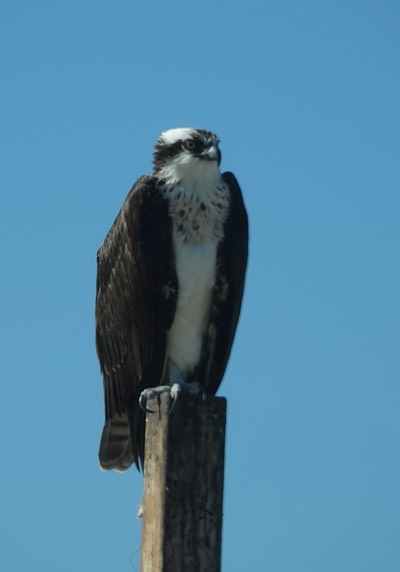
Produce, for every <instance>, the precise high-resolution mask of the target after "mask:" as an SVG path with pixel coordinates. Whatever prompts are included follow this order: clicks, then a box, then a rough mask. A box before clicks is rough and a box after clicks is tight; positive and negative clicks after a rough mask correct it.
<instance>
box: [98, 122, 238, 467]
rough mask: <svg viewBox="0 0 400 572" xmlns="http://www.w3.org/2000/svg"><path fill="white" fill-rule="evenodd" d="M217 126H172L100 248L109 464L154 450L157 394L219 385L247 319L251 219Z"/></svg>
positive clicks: (102, 454)
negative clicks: (223, 166)
mask: <svg viewBox="0 0 400 572" xmlns="http://www.w3.org/2000/svg"><path fill="white" fill-rule="evenodd" d="M218 143H219V140H218V138H217V136H216V135H215V134H214V133H211V132H210V131H204V130H201V129H192V128H182V129H171V130H169V131H165V132H164V133H162V134H161V136H160V137H159V138H158V141H157V144H156V146H155V152H154V161H153V162H154V172H153V175H145V176H143V177H141V178H139V179H138V181H137V182H136V183H135V185H134V186H133V188H132V190H131V191H130V193H129V194H128V196H127V198H126V200H125V203H124V204H123V206H122V209H121V211H120V213H119V214H118V216H117V218H116V220H115V222H114V224H113V225H112V227H111V229H110V231H109V233H108V235H107V236H106V239H105V240H104V242H103V244H102V246H101V247H100V249H99V251H98V253H97V292H96V349H97V355H98V357H99V361H100V368H101V372H102V375H103V379H104V399H105V424H104V428H103V433H102V436H101V442H100V450H99V460H100V466H101V467H102V468H103V469H113V468H115V469H117V470H121V471H122V470H125V469H127V468H128V467H129V466H130V465H131V464H132V463H135V464H136V466H137V467H138V468H140V465H142V466H143V460H144V453H145V451H144V422H145V411H144V410H145V409H146V407H145V405H144V404H145V402H146V399H147V398H149V397H150V396H152V395H154V394H157V393H158V392H161V391H171V393H172V394H173V395H174V396H175V397H176V395H177V394H178V393H179V392H180V391H183V390H187V391H200V392H201V393H205V394H211V395H213V394H215V393H216V391H217V389H218V387H219V385H220V383H221V380H222V377H223V375H224V372H225V368H226V365H227V362H228V358H229V354H230V352H231V347H232V343H233V338H234V335H235V330H236V326H237V322H238V319H239V313H240V306H241V302H242V295H243V287H244V278H245V271H246V264H247V243H248V222H247V214H246V209H245V206H244V203H243V199H242V194H241V191H240V187H239V185H238V183H237V181H236V179H235V177H234V175H233V174H232V173H229V172H228V173H222V174H221V172H220V170H219V164H220V161H221V152H220V150H219V147H218Z"/></svg>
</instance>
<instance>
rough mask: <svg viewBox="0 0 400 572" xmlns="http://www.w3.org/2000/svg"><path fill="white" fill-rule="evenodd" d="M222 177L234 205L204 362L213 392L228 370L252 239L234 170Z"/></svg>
mask: <svg viewBox="0 0 400 572" xmlns="http://www.w3.org/2000/svg"><path fill="white" fill-rule="evenodd" d="M222 178H223V180H224V181H225V183H226V184H227V185H228V187H229V191H230V207H229V215H228V218H227V220H226V222H225V228H224V239H223V241H222V242H221V243H220V245H219V247H218V254H217V275H216V284H215V287H214V292H213V299H212V308H211V319H210V325H209V329H208V334H207V340H206V343H205V348H206V353H205V364H204V367H205V372H204V379H205V385H206V388H207V390H208V391H209V392H210V393H212V394H214V393H216V391H217V390H218V387H219V385H220V383H221V381H222V378H223V375H224V373H225V369H226V366H227V363H228V359H229V356H230V353H231V349H232V344H233V339H234V336H235V332H236V327H237V323H238V320H239V315H240V309H241V304H242V297H243V290H244V283H245V274H246V267H247V258H248V240H249V229H248V218H247V212H246V208H245V205H244V202H243V197H242V193H241V190H240V187H239V184H238V182H237V180H236V178H235V176H234V175H233V174H232V173H230V172H227V173H223V174H222Z"/></svg>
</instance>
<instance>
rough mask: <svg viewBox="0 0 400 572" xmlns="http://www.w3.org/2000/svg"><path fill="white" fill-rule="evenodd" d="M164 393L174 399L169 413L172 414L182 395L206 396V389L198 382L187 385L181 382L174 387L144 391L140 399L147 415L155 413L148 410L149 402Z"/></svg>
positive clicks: (141, 406) (150, 388)
mask: <svg viewBox="0 0 400 572" xmlns="http://www.w3.org/2000/svg"><path fill="white" fill-rule="evenodd" d="M162 393H169V394H170V396H171V398H172V405H171V408H170V410H169V412H170V413H171V411H172V410H173V408H174V407H175V404H176V401H177V399H178V397H179V396H180V395H181V394H182V393H192V394H193V393H194V394H198V395H199V394H201V393H203V394H204V389H203V387H202V385H200V383H197V382H192V383H186V382H184V381H180V382H179V383H173V384H172V385H160V386H159V387H149V388H147V389H145V390H144V391H142V393H141V394H140V397H139V406H140V408H141V409H143V411H145V412H146V413H155V412H154V411H152V410H151V409H148V408H147V400H148V399H152V398H153V397H157V396H158V395H161V394H162Z"/></svg>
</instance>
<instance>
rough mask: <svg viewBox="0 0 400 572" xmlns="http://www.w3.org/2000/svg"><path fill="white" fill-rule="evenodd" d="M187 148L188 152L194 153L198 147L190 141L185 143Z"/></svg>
mask: <svg viewBox="0 0 400 572" xmlns="http://www.w3.org/2000/svg"><path fill="white" fill-rule="evenodd" d="M185 147H186V149H187V150H188V151H193V149H195V147H196V143H195V142H194V141H193V139H188V140H187V141H185Z"/></svg>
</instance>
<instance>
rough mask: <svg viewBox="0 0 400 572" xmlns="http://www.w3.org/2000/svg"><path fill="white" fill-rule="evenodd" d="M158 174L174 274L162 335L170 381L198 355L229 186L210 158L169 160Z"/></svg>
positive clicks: (184, 373)
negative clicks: (173, 298) (171, 310)
mask: <svg viewBox="0 0 400 572" xmlns="http://www.w3.org/2000/svg"><path fill="white" fill-rule="evenodd" d="M160 177H161V178H162V179H163V180H164V181H165V182H166V185H165V186H164V188H163V194H164V196H165V198H166V200H167V201H168V203H169V215H170V217H171V219H172V222H173V231H172V232H173V244H174V254H175V264H176V273H177V278H178V300H177V306H176V312H175V316H174V320H173V323H172V326H171V328H170V330H169V332H168V335H167V354H168V360H169V367H168V374H169V382H170V383H174V382H176V381H178V382H179V381H186V376H187V375H188V373H189V372H190V371H191V370H193V369H194V368H195V367H196V366H197V365H198V363H199V361H200V358H201V353H202V345H203V340H204V336H205V333H206V329H207V324H208V320H209V316H210V309H211V297H212V291H213V288H214V284H215V274H216V260H217V248H218V244H219V242H220V241H221V240H222V239H223V231H224V223H225V221H226V218H227V216H228V211H229V189H228V187H227V186H226V184H225V183H224V181H223V180H222V179H221V174H220V172H219V169H218V166H217V164H216V162H207V161H194V162H193V165H191V167H190V168H186V170H183V168H181V166H179V165H176V164H174V163H172V164H170V165H169V166H168V167H166V168H165V169H164V170H163V171H162V172H161V173H160ZM177 370H178V371H177ZM176 374H177V375H178V376H180V379H176Z"/></svg>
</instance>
